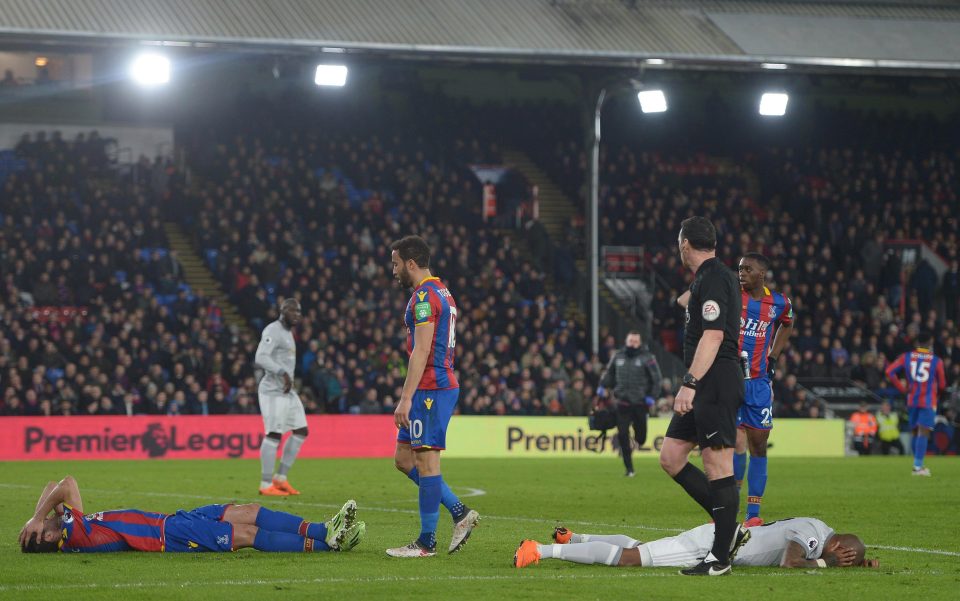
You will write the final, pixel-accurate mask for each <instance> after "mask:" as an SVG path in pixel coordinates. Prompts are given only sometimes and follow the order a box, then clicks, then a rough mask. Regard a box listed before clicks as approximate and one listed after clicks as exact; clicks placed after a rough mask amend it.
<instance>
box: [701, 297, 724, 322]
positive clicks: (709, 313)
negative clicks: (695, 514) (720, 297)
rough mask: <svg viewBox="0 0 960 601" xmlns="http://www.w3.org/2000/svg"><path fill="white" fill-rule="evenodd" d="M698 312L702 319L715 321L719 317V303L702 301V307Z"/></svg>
mask: <svg viewBox="0 0 960 601" xmlns="http://www.w3.org/2000/svg"><path fill="white" fill-rule="evenodd" d="M700 312H701V314H702V315H703V319H704V321H716V320H717V318H718V317H720V305H719V304H717V301H713V300H708V301H706V302H705V303H703V308H702V309H701V311H700Z"/></svg>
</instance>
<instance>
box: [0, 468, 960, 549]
mask: <svg viewBox="0 0 960 601" xmlns="http://www.w3.org/2000/svg"><path fill="white" fill-rule="evenodd" d="M0 488H21V489H28V488H29V489H32V488H36V487H35V486H28V485H26V484H7V483H0ZM84 490H87V491H90V492H95V493H105V494H116V493H117V491H116V490H113V489H106V488H84ZM476 490H479V489H476ZM125 492H126V493H127V494H129V495H139V496H142V497H160V498H175V499H197V500H200V501H223V500H224V498H223V497H213V496H210V495H191V494H181V493H168V492H135V491H125ZM233 500H235V501H244V502H247V503H260V502H262V499H258V498H252V497H251V498H236V499H233ZM283 504H284V505H295V506H298V507H320V508H334V509H339V508H340V507H341V504H339V503H308V502H305V501H292V500H285V501H284V502H283ZM362 509H363V510H364V511H376V512H380V513H405V514H410V515H419V513H420V512H419V511H417V510H413V509H397V508H395V507H372V506H366V505H364V506H362ZM481 517H482V518H483V519H484V520H503V521H509V522H527V523H539V524H552V525H554V526H555V525H557V524H558V523H559V522H558V521H557V520H551V519H544V518H531V517H523V516H510V515H487V514H481ZM565 523H566V524H579V525H582V526H597V527H600V528H618V529H620V531H623V530H650V531H653V532H683V531H684V529H683V528H662V527H658V526H646V525H643V524H623V523H620V524H608V523H605V522H590V521H585V520H566V522H565ZM867 548H868V549H883V550H885V551H902V552H908V553H926V554H929V555H946V556H948V557H960V552H957V551H945V550H942V549H923V548H919V547H898V546H891V545H873V544H868V545H867Z"/></svg>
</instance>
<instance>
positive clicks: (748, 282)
mask: <svg viewBox="0 0 960 601" xmlns="http://www.w3.org/2000/svg"><path fill="white" fill-rule="evenodd" d="M769 267H770V261H769V260H768V259H767V258H766V257H765V256H763V255H761V254H759V253H747V254H745V255H744V256H743V258H742V259H740V268H739V270H738V271H739V276H740V286H741V288H742V289H743V293H742V302H743V311H742V312H741V314H740V344H739V348H740V356H741V358H743V359H744V363H745V364H744V377H745V379H746V382H745V395H744V396H745V399H744V404H743V405H742V406H741V407H740V411H739V412H738V413H737V426H738V428H737V447H736V452H735V453H734V455H733V477H734V478H736V480H737V488H740V486H741V484H742V483H743V476H744V473H745V472H746V475H747V516H746V520H745V522H744V523H745V525H747V526H757V525H759V524H762V523H763V520H761V519H760V503H761V500H762V499H763V492H764V489H765V488H766V486H767V439H768V438H769V437H770V430H771V429H772V428H773V388H772V386H773V384H772V382H771V378H772V376H773V373H774V367H775V366H776V363H777V358H778V357H779V356H780V354H781V353H782V352H783V349H784V347H786V346H787V341H788V340H789V339H790V332H791V331H792V330H793V305H791V304H790V299H788V298H787V297H786V296H784V295H783V294H780V293H779V292H771V291H770V289H769V288H767V287H766V286H765V285H764V279H765V277H766V274H767V269H769ZM775 328H776V331H775V332H774V329H775ZM748 443H749V446H750V469H749V471H748V470H747V452H746V451H747V444H748Z"/></svg>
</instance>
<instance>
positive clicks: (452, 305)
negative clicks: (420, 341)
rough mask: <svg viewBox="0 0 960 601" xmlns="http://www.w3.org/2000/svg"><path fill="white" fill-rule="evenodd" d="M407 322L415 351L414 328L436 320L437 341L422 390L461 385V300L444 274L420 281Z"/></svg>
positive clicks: (409, 348)
mask: <svg viewBox="0 0 960 601" xmlns="http://www.w3.org/2000/svg"><path fill="white" fill-rule="evenodd" d="M403 321H404V324H405V325H406V326H407V352H408V353H413V347H414V344H415V341H414V334H413V332H414V330H416V328H417V327H418V326H422V325H425V324H428V323H432V324H434V328H435V329H434V333H433V342H432V344H431V347H430V355H429V356H428V357H427V367H426V368H425V369H424V370H423V377H422V378H420V384H419V385H417V389H418V390H447V389H449V388H457V387H459V384H458V383H457V376H456V374H455V373H454V372H453V358H454V357H453V356H454V348H455V347H456V346H457V303H456V301H454V300H453V295H452V294H450V291H449V290H447V287H446V286H445V285H444V283H443V282H441V281H440V278H436V277H429V278H426V279H424V280H423V281H422V282H420V283H419V284H418V285H417V287H416V289H414V291H413V296H411V297H410V300H409V301H408V302H407V310H406V311H405V312H404V316H403Z"/></svg>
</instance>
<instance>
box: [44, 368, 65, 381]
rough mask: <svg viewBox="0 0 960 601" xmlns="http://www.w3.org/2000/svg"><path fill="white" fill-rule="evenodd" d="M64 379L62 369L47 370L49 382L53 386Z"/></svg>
mask: <svg viewBox="0 0 960 601" xmlns="http://www.w3.org/2000/svg"><path fill="white" fill-rule="evenodd" d="M62 378H63V370H62V369H58V368H56V367H51V368H49V369H48V370H47V380H49V381H50V383H51V384H56V383H57V380H60V379H62Z"/></svg>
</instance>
